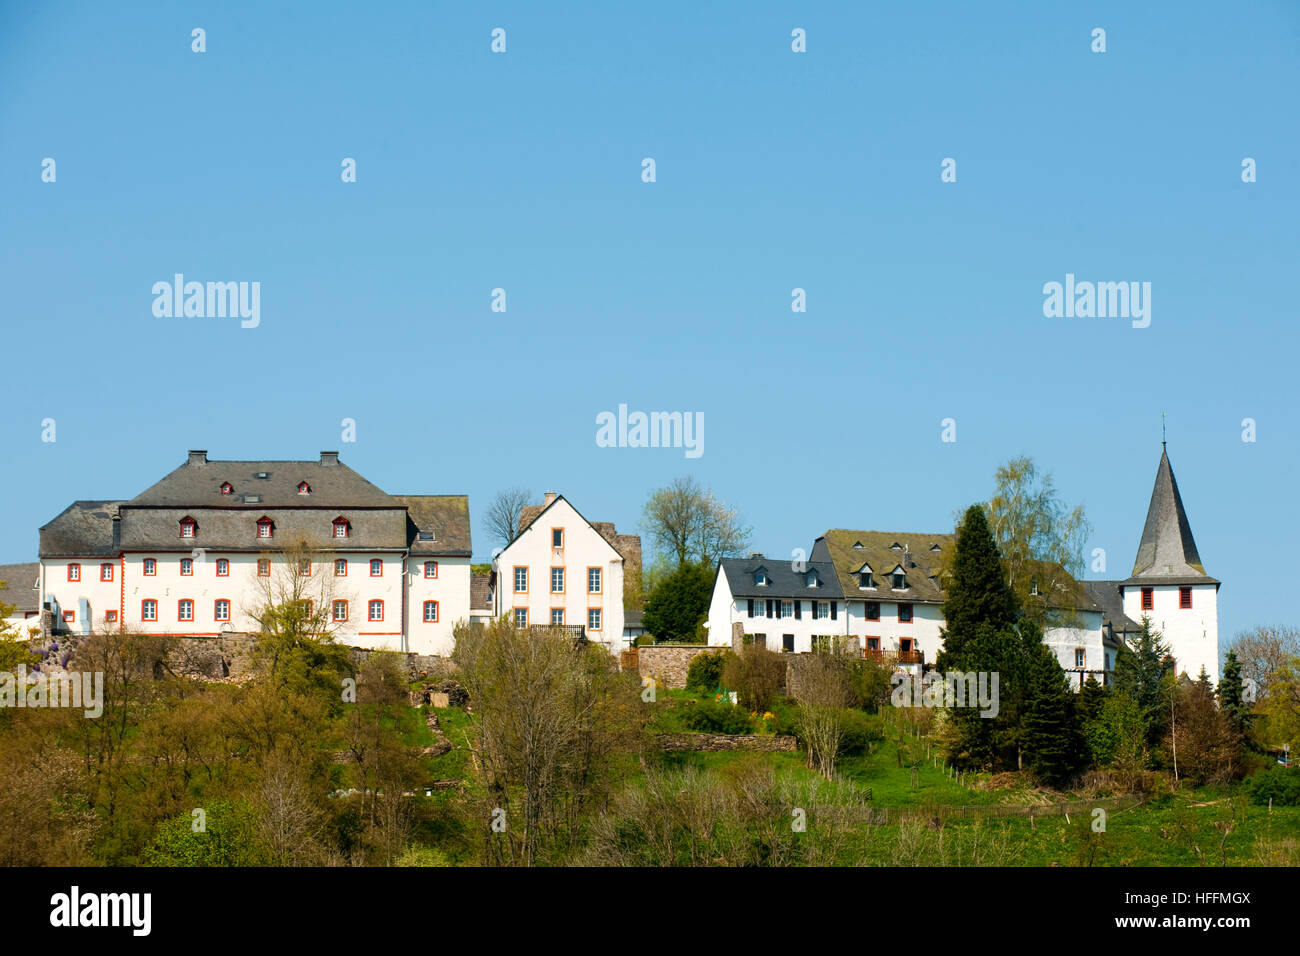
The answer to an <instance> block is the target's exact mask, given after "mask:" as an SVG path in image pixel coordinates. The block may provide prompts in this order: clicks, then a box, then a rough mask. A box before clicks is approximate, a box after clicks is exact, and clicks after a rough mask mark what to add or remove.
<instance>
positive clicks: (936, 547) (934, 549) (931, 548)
mask: <svg viewBox="0 0 1300 956" xmlns="http://www.w3.org/2000/svg"><path fill="white" fill-rule="evenodd" d="M930 550H931V551H942V550H943V548H941V547H939V546H938V545H937V544H932V545H930Z"/></svg>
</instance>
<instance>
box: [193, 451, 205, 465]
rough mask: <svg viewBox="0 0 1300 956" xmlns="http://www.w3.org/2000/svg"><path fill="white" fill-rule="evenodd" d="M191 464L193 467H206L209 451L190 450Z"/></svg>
mask: <svg viewBox="0 0 1300 956" xmlns="http://www.w3.org/2000/svg"><path fill="white" fill-rule="evenodd" d="M189 463H190V464H191V465H206V464H207V463H208V452H207V449H206V448H205V449H194V448H191V449H190V461H189Z"/></svg>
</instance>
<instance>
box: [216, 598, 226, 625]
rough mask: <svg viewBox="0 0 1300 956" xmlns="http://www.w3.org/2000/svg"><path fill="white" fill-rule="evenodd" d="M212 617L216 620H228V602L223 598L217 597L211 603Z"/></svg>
mask: <svg viewBox="0 0 1300 956" xmlns="http://www.w3.org/2000/svg"><path fill="white" fill-rule="evenodd" d="M212 617H213V619H214V620H217V621H229V620H230V602H229V601H227V600H226V599H225V598H218V599H217V600H216V601H214V602H213V604H212Z"/></svg>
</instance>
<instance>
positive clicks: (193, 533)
mask: <svg viewBox="0 0 1300 956" xmlns="http://www.w3.org/2000/svg"><path fill="white" fill-rule="evenodd" d="M198 533H199V523H198V522H197V521H195V520H194V519H193V518H190V517H185V518H182V519H181V537H182V538H194V537H197V536H198Z"/></svg>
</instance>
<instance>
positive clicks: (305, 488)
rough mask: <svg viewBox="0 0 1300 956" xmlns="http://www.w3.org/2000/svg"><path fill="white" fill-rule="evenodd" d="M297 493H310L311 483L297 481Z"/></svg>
mask: <svg viewBox="0 0 1300 956" xmlns="http://www.w3.org/2000/svg"><path fill="white" fill-rule="evenodd" d="M298 494H300V495H309V494H311V485H309V484H307V482H305V481H300V482H298Z"/></svg>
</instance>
